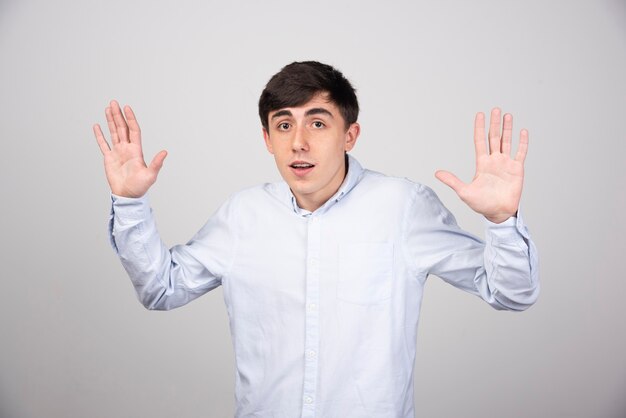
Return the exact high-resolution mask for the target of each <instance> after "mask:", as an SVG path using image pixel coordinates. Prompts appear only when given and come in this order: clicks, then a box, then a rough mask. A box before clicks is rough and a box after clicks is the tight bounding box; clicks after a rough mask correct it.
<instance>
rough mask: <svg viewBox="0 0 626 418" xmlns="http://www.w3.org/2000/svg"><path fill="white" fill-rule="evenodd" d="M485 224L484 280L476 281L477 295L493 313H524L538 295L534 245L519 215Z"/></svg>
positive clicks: (537, 273) (536, 260) (537, 271)
mask: <svg viewBox="0 0 626 418" xmlns="http://www.w3.org/2000/svg"><path fill="white" fill-rule="evenodd" d="M487 223H488V227H487V231H486V235H485V241H486V242H485V250H484V265H485V276H484V277H482V278H480V279H479V280H477V281H476V285H477V288H478V291H479V293H480V295H481V297H483V299H485V300H487V302H489V303H490V304H491V305H492V306H494V307H495V308H496V309H507V310H515V311H521V310H525V309H527V308H528V307H530V306H531V305H532V304H534V303H535V301H536V300H537V297H538V295H539V269H538V257H537V249H536V247H535V244H534V243H533V242H532V240H531V239H530V235H529V234H528V229H527V228H526V226H525V225H524V222H523V220H522V218H521V217H520V216H519V215H518V217H514V218H510V219H509V220H507V221H505V222H502V223H500V224H493V223H490V222H488V221H487Z"/></svg>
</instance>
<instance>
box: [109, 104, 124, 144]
mask: <svg viewBox="0 0 626 418" xmlns="http://www.w3.org/2000/svg"><path fill="white" fill-rule="evenodd" d="M111 113H112V114H113V120H114V121H115V127H116V129H117V135H118V136H119V137H120V141H124V142H128V125H126V120H125V119H124V115H122V109H120V105H119V103H118V102H117V101H115V100H111Z"/></svg>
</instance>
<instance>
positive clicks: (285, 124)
mask: <svg viewBox="0 0 626 418" xmlns="http://www.w3.org/2000/svg"><path fill="white" fill-rule="evenodd" d="M290 126H291V125H290V124H289V123H287V122H283V123H281V124H279V125H278V129H280V130H281V131H286V130H287V129H289V127H290Z"/></svg>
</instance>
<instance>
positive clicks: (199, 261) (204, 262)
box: [109, 195, 236, 310]
mask: <svg viewBox="0 0 626 418" xmlns="http://www.w3.org/2000/svg"><path fill="white" fill-rule="evenodd" d="M233 217H234V216H233V214H232V205H231V204H230V203H229V202H227V203H226V204H224V205H223V206H222V207H221V208H220V209H219V210H218V211H217V212H216V213H215V214H214V215H213V216H212V217H211V218H210V219H209V220H208V221H207V223H206V224H205V225H204V226H203V227H202V229H201V230H200V231H199V232H198V233H197V234H196V235H195V236H194V237H193V238H192V239H191V240H190V241H189V242H188V243H187V244H185V245H177V246H174V247H172V248H168V247H167V246H166V245H165V244H164V243H163V242H162V240H161V238H160V236H159V233H158V231H157V227H156V222H155V219H154V216H153V213H152V210H151V208H150V206H149V203H148V199H147V198H146V197H145V196H144V197H142V198H126V197H121V196H116V195H112V205H111V217H110V220H109V234H110V239H111V244H112V246H113V249H114V250H115V252H116V253H117V255H118V256H119V258H120V260H121V262H122V265H123V266H124V268H125V269H126V272H127V273H128V275H129V277H130V279H131V281H132V283H133V285H134V287H135V291H136V292H137V297H138V298H139V300H140V301H141V303H142V304H143V305H144V306H145V307H146V308H148V309H157V310H169V309H174V308H177V307H179V306H182V305H185V304H187V303H189V302H190V301H192V300H193V299H196V298H197V297H199V296H201V295H203V294H204V293H206V292H208V291H210V290H212V289H214V288H216V287H217V286H219V285H220V284H221V282H222V277H223V276H224V275H225V274H226V272H227V271H228V269H229V268H230V265H231V264H232V262H233V260H234V257H235V241H236V238H235V233H234V229H233V224H234V223H233Z"/></svg>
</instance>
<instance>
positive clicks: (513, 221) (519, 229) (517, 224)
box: [485, 208, 530, 240]
mask: <svg viewBox="0 0 626 418" xmlns="http://www.w3.org/2000/svg"><path fill="white" fill-rule="evenodd" d="M485 226H486V227H487V230H488V231H489V232H490V233H493V234H495V235H496V236H498V237H500V238H505V237H507V236H510V235H517V234H519V235H521V236H522V237H524V239H525V240H529V239H530V234H529V233H528V228H527V227H526V224H525V223H524V219H523V218H522V210H521V208H518V209H517V216H511V217H510V218H509V219H507V220H506V221H504V222H501V223H499V224H497V223H493V222H491V221H490V220H489V219H487V218H485Z"/></svg>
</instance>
